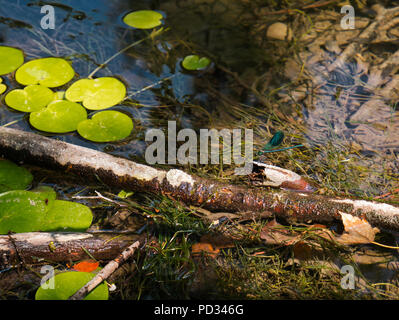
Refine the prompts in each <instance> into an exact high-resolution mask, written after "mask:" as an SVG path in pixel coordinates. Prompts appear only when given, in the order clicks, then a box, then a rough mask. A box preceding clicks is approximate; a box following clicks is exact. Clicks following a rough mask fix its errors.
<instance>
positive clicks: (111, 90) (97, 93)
mask: <svg viewBox="0 0 399 320" xmlns="http://www.w3.org/2000/svg"><path fill="white" fill-rule="evenodd" d="M125 95H126V87H125V85H124V84H123V83H122V82H120V81H119V80H118V79H115V78H111V77H102V78H97V79H81V80H78V81H76V82H75V83H73V84H72V85H71V86H70V87H69V88H68V90H67V91H66V92H65V97H66V99H68V100H69V101H73V102H80V101H82V102H83V106H85V107H86V108H87V109H89V110H101V109H106V108H110V107H112V106H114V105H116V104H118V103H119V102H121V101H122V100H123V99H124V98H125Z"/></svg>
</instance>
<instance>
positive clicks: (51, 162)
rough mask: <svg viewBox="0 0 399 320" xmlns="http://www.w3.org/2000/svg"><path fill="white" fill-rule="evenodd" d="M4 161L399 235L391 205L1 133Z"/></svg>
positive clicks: (263, 213)
mask: <svg viewBox="0 0 399 320" xmlns="http://www.w3.org/2000/svg"><path fill="white" fill-rule="evenodd" d="M0 156H3V157H5V158H8V159H10V160H14V161H17V162H20V161H23V162H26V163H31V164H35V165H41V166H43V167H45V168H52V169H57V170H64V171H65V172H70V173H74V174H76V175H78V176H80V177H82V178H83V179H84V181H88V180H89V179H94V180H95V179H97V178H99V179H100V180H101V181H102V182H103V183H106V184H108V185H110V186H113V187H117V188H118V189H124V190H131V191H138V192H149V193H155V194H164V195H167V196H170V197H172V198H173V199H176V200H180V201H183V202H184V203H186V204H189V205H190V204H191V205H195V206H199V207H203V208H206V209H208V210H212V211H227V212H239V213H240V212H246V214H247V212H248V211H251V212H252V214H253V217H271V216H273V215H275V216H278V217H282V218H285V219H287V220H288V221H293V220H295V221H298V222H308V221H315V222H326V221H333V220H334V219H337V220H340V219H341V215H340V212H344V213H348V214H352V215H355V216H359V217H363V218H366V219H367V220H368V221H369V222H370V223H371V224H372V225H373V226H375V227H378V228H386V229H392V230H399V208H398V207H396V206H393V205H389V204H384V203H377V202H371V201H363V200H353V199H342V198H328V197H324V196H319V195H314V194H310V193H298V192H288V191H270V190H268V189H260V188H250V187H245V186H235V185H229V184H223V183H220V182H217V181H213V180H209V179H203V178H199V177H195V176H192V175H189V174H187V173H185V172H183V171H181V170H176V169H171V170H168V171H165V170H159V169H156V168H153V167H150V166H146V165H142V164H138V163H135V162H133V161H130V160H127V159H122V158H119V157H114V156H111V155H108V154H105V153H103V152H99V151H95V150H92V149H88V148H84V147H80V146H76V145H72V144H68V143H65V142H62V141H57V140H54V139H50V138H47V137H43V136H40V135H37V134H34V133H29V132H23V131H20V130H16V129H10V128H4V127H3V128H0Z"/></svg>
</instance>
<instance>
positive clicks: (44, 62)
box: [15, 57, 75, 88]
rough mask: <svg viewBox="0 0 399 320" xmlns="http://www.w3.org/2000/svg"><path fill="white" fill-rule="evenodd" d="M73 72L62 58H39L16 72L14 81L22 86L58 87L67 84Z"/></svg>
mask: <svg viewBox="0 0 399 320" xmlns="http://www.w3.org/2000/svg"><path fill="white" fill-rule="evenodd" d="M74 75H75V71H74V70H73V68H72V67H71V65H70V64H69V63H68V62H67V61H66V60H64V59H62V58H54V57H50V58H41V59H36V60H31V61H28V62H26V63H25V64H23V65H22V66H21V67H20V68H19V69H18V70H17V71H16V72H15V79H16V80H17V81H18V82H19V83H20V84H23V85H30V84H41V85H43V86H45V87H49V88H52V87H59V86H62V85H64V84H65V83H67V82H69V81H70V80H71V79H72V78H73V76H74Z"/></svg>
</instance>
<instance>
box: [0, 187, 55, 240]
mask: <svg viewBox="0 0 399 320" xmlns="http://www.w3.org/2000/svg"><path fill="white" fill-rule="evenodd" d="M55 197H56V193H55V192H54V190H53V189H51V188H49V187H41V188H38V189H37V190H33V191H24V190H13V191H8V192H4V193H1V194H0V234H7V233H8V232H9V231H12V232H31V231H39V230H41V226H42V224H43V222H44V218H45V214H46V212H47V211H48V210H49V209H50V208H51V207H52V205H53V203H54V201H55Z"/></svg>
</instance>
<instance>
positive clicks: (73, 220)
mask: <svg viewBox="0 0 399 320" xmlns="http://www.w3.org/2000/svg"><path fill="white" fill-rule="evenodd" d="M92 220H93V214H92V212H91V210H90V208H89V207H87V206H85V205H83V204H80V203H76V202H71V201H63V200H55V201H54V204H53V206H52V207H51V209H50V210H49V211H48V212H47V214H46V220H45V221H44V222H43V223H42V226H41V228H40V230H41V231H84V230H86V229H87V228H88V227H90V225H91V222H92Z"/></svg>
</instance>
